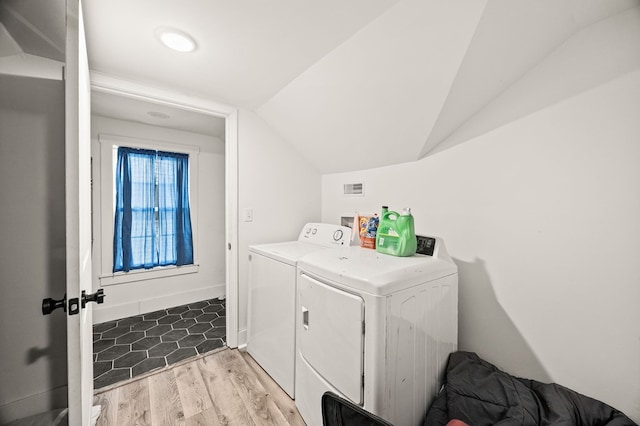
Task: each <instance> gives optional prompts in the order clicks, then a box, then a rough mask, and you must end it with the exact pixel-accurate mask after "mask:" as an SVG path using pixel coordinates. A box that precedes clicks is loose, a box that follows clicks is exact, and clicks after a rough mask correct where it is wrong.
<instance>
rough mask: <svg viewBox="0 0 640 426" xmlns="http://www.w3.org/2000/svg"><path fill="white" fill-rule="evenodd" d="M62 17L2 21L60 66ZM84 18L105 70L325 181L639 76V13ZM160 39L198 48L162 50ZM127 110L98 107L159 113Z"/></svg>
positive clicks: (223, 8) (548, 2)
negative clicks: (231, 113)
mask: <svg viewBox="0 0 640 426" xmlns="http://www.w3.org/2000/svg"><path fill="white" fill-rule="evenodd" d="M60 4H64V2H63V1H62V0H59V1H58V0H57V1H52V0H3V2H2V6H3V7H0V19H1V21H2V23H3V24H4V26H5V27H6V28H7V30H8V31H9V32H10V33H11V35H12V36H13V38H14V39H15V40H16V42H18V44H19V45H20V47H21V49H22V50H23V51H24V52H25V53H30V54H33V55H41V56H43V57H48V58H51V59H56V58H57V59H59V58H60V49H59V46H60V45H61V44H60V43H61V40H63V34H64V32H63V31H62V33H61V32H60V26H59V25H54V23H52V21H55V23H58V24H59V23H60V16H59V15H61V11H63V8H61V7H60V6H59V5H60ZM7 6H8V8H9V9H11V8H13V9H14V10H18V11H19V12H20V13H19V14H18V15H20V17H22V18H23V19H21V18H20V17H16V15H15V13H8V12H7V10H8V8H7ZM43 6H44V7H43ZM83 6H84V13H85V28H86V33H87V47H88V53H89V66H90V68H91V69H92V71H96V72H99V73H102V74H106V75H112V76H116V77H119V78H121V79H128V80H132V81H134V82H138V83H143V84H147V85H151V86H157V87H161V88H164V89H167V90H173V91H177V92H180V93H184V94H191V95H196V96H198V97H204V98H208V99H211V100H212V101H216V102H221V103H226V104H229V105H232V106H238V107H242V108H248V109H252V110H255V111H256V112H257V114H258V115H259V116H261V117H262V118H263V119H264V120H265V121H266V122H267V123H268V124H270V125H271V126H272V127H273V128H274V129H275V130H276V131H278V132H279V133H280V135H281V136H282V137H283V138H284V139H285V140H286V141H287V142H288V143H290V144H291V145H292V147H293V149H295V150H296V151H298V152H300V153H301V154H302V155H303V156H305V157H306V158H307V159H308V161H309V162H310V163H311V164H313V165H314V166H315V167H316V168H317V169H318V171H320V172H322V173H330V172H339V171H348V170H349V171H351V170H359V169H364V168H370V167H378V166H384V165H390V164H397V163H401V162H407V161H415V160H417V159H419V158H421V157H423V156H425V155H430V154H433V153H435V152H438V151H440V150H442V149H447V148H449V147H452V146H455V145H456V144H459V143H462V142H465V141H467V140H470V139H472V138H473V137H474V136H477V135H478V134H481V133H484V132H486V131H489V130H491V129H492V128H496V127H497V126H500V125H502V124H505V123H507V122H509V121H511V120H515V119H517V118H519V117H522V116H524V115H526V114H529V113H531V112H533V111H535V110H537V109H540V108H543V107H545V106H547V105H550V104H552V103H554V102H557V101H558V100H561V99H563V98H566V97H567V96H571V95H572V94H575V93H578V92H579V91H581V90H585V89H587V88H589V87H593V86H594V85H596V84H598V83H601V82H604V81H606V80H607V79H611V78H614V77H615V76H617V75H620V74H622V73H624V72H628V71H630V70H633V69H635V68H637V67H639V66H640V49H637V46H638V40H639V38H640V0H616V1H611V0H350V1H344V0H324V1H321V2H301V1H299V0H277V1H269V2H267V1H264V0H234V1H224V0H189V1H187V2H176V1H175V0H135V1H130V0H109V1H99V0H85V1H83ZM161 26H165V27H166V26H169V27H175V28H178V29H180V30H183V31H185V32H187V33H189V34H191V35H192V36H193V37H194V38H195V39H196V41H197V43H198V49H197V50H196V51H195V52H193V53H188V54H185V53H177V52H173V51H170V50H168V49H166V48H164V47H163V46H162V45H161V44H160V43H159V42H158V41H157V40H156V39H155V37H154V30H155V29H156V28H158V27H161ZM616 28H620V30H616ZM0 30H2V28H0ZM0 32H1V31H0ZM594 34H596V35H597V37H596V38H594ZM8 45H9V46H10V49H11V46H13V45H11V43H9V44H8ZM1 48H2V43H0V72H2V69H1V68H2V66H3V65H2V59H3V58H1V56H2V49H1ZM14 48H15V46H14ZM31 52H33V53H31ZM601 58H603V59H601ZM583 70H589V72H582V71H583ZM94 96H95V95H94ZM116 100H117V99H109V98H107V97H106V96H102V95H97V96H95V99H94V108H95V111H97V112H100V113H101V114H104V115H106V114H109V115H111V116H113V115H116V114H118V113H121V112H124V111H127V114H129V115H128V117H130V118H129V119H132V118H131V115H133V114H138V118H133V119H132V120H133V121H141V120H143V119H142V118H140V117H144V116H146V113H147V112H148V111H151V107H150V106H149V105H138V106H137V107H139V108H140V109H138V110H136V111H134V110H133V109H129V108H133V107H134V105H133V104H131V102H128V103H127V105H126V106H125V104H122V105H121V106H117V105H115V104H113V102H114V101H116ZM158 108H159V107H155V109H156V110H157V109H158ZM160 112H166V113H167V114H169V115H172V116H174V117H176V119H177V118H178V116H179V114H175V113H173V112H170V111H160ZM210 118H211V117H205V119H208V120H209V123H208V124H205V126H209V127H208V128H204V129H203V128H202V127H200V128H198V130H194V131H196V132H198V133H205V132H209V131H213V130H212V129H211V128H210V127H211V121H210ZM144 120H148V118H146V117H145V118H144ZM156 121H157V119H156ZM156 124H158V123H156ZM159 125H162V124H159ZM165 125H166V126H167V127H174V126H177V125H173V124H168V123H167V124H165ZM196 125H197V124H194V123H193V122H192V123H191V124H189V126H196ZM194 129H196V128H195V127H194ZM218 131H219V130H218ZM205 134H207V133H205Z"/></svg>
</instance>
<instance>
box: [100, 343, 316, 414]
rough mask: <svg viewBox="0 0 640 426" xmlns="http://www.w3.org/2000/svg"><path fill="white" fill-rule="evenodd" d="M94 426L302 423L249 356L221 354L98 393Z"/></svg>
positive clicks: (290, 402)
mask: <svg viewBox="0 0 640 426" xmlns="http://www.w3.org/2000/svg"><path fill="white" fill-rule="evenodd" d="M95 401H96V402H95V403H96V404H100V405H101V406H102V413H101V414H100V417H99V419H98V422H97V425H98V426H115V425H117V426H124V425H140V426H142V425H151V426H173V425H185V426H196V425H200V426H208V425H242V426H250V425H256V426H263V425H265V426H266V425H300V426H304V424H305V423H304V421H303V420H302V418H301V417H300V414H299V413H298V410H297V409H296V407H295V403H294V402H293V400H291V398H289V396H288V395H287V394H286V393H285V392H284V391H283V390H282V389H281V388H280V387H279V386H278V385H277V384H276V383H275V382H274V381H273V379H271V377H269V375H268V374H267V373H265V372H264V370H262V368H260V366H259V365H258V364H257V363H256V362H255V361H254V360H253V358H251V356H250V355H249V354H247V353H246V352H244V351H240V350H238V349H228V348H227V349H223V350H221V351H218V352H215V353H212V354H208V355H205V356H203V357H199V358H197V359H195V360H193V361H189V362H186V363H181V364H179V365H176V366H174V367H171V368H167V369H163V370H161V371H159V372H156V373H151V374H149V375H147V376H145V377H143V378H140V379H137V380H136V379H134V380H132V381H129V382H127V383H124V384H123V385H119V386H113V387H110V388H108V389H105V390H102V389H101V390H100V391H98V392H96V395H95Z"/></svg>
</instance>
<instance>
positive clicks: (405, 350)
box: [295, 238, 458, 426]
mask: <svg viewBox="0 0 640 426" xmlns="http://www.w3.org/2000/svg"><path fill="white" fill-rule="evenodd" d="M429 241H430V242H428V243H427V245H431V248H432V249H433V255H432V256H429V255H420V254H417V255H415V256H411V257H394V256H389V255H386V254H381V253H377V252H376V251H375V250H371V249H365V248H360V247H354V246H352V247H345V248H342V249H335V250H323V251H320V252H315V253H311V254H309V255H306V256H305V257H303V258H301V259H300V261H299V262H298V277H297V287H298V302H297V306H298V318H297V324H296V339H297V340H296V372H295V387H296V406H297V408H298V410H299V411H300V414H301V415H302V417H303V419H304V420H305V422H306V423H307V425H309V426H320V425H322V411H321V398H322V394H323V393H324V392H326V391H332V392H334V393H336V394H338V395H340V396H342V397H344V398H347V399H349V400H350V401H352V402H353V403H355V404H357V405H360V406H362V407H363V408H364V409H365V410H367V411H369V412H371V413H374V414H376V415H378V416H380V417H382V418H384V419H386V420H388V421H390V422H391V423H392V424H394V425H396V426H404V425H412V426H413V425H417V424H422V421H423V419H424V416H425V414H426V410H427V408H428V406H429V405H430V403H431V401H432V400H433V398H434V397H435V395H436V393H437V390H438V388H439V386H440V384H441V382H442V378H443V374H444V369H445V367H446V362H447V360H448V356H449V354H450V353H451V352H454V351H455V350H456V349H457V340H458V270H457V267H456V265H455V263H454V262H453V261H452V259H451V257H449V255H448V253H447V251H446V249H445V246H444V244H443V242H442V240H441V239H440V238H430V239H429Z"/></svg>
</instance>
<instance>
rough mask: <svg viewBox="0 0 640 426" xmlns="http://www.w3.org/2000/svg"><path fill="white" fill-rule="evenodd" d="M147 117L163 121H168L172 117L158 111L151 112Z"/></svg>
mask: <svg viewBox="0 0 640 426" xmlns="http://www.w3.org/2000/svg"><path fill="white" fill-rule="evenodd" d="M147 115H149V116H151V117H153V118H163V119H167V118H170V117H171V116H170V115H169V114H165V113H164V112H158V111H149V112H148V113H147Z"/></svg>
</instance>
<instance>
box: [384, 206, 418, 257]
mask: <svg viewBox="0 0 640 426" xmlns="http://www.w3.org/2000/svg"><path fill="white" fill-rule="evenodd" d="M417 245H418V244H417V241H416V231H415V227H414V224H413V216H412V215H411V209H409V208H405V209H403V210H402V214H398V213H397V212H394V211H388V210H387V207H386V206H382V214H381V217H380V223H379V225H378V232H377V234H376V250H377V251H378V252H380V253H385V254H390V255H392V256H413V255H414V254H416V248H417Z"/></svg>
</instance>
